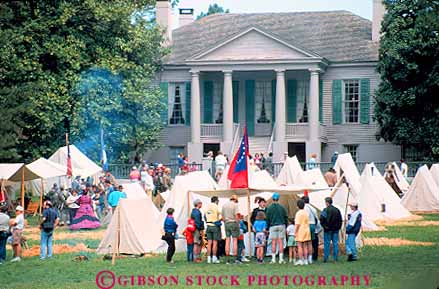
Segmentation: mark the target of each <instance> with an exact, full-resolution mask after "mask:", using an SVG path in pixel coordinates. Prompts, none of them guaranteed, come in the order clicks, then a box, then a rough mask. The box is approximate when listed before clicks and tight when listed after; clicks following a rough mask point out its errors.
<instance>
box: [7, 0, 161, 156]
mask: <svg viewBox="0 0 439 289" xmlns="http://www.w3.org/2000/svg"><path fill="white" fill-rule="evenodd" d="M154 4H155V1H154V0H135V1H132V0H115V1H106V2H105V1H100V0H81V1H79V0H74V1H67V0H52V1H47V0H28V1H4V2H2V3H0V43H2V45H1V46H0V87H1V89H0V104H1V105H2V108H1V112H2V113H1V116H0V120H2V126H0V135H2V136H6V137H3V139H2V140H1V141H0V152H1V153H0V161H5V160H6V161H14V160H16V161H17V160H18V161H29V160H32V159H34V158H37V157H39V156H48V155H50V154H51V153H53V152H54V150H55V149H56V148H57V147H59V146H60V145H63V143H64V137H63V133H64V129H63V119H64V117H65V116H68V117H69V118H70V119H71V123H72V141H73V143H78V142H79V143H86V142H87V141H88V139H93V138H94V135H93V134H91V133H92V132H93V129H92V127H90V126H89V124H92V123H102V124H103V125H104V128H106V129H107V131H118V130H119V131H121V132H122V131H123V133H124V134H119V135H117V136H118V137H117V139H115V140H114V141H113V140H112V145H113V146H114V147H118V148H119V150H118V151H119V152H120V151H125V152H129V151H132V150H134V151H135V152H136V154H137V155H140V154H142V153H143V152H144V151H145V150H147V149H150V148H153V147H156V146H157V139H158V136H159V130H160V126H158V127H156V126H155V127H151V126H144V125H143V124H144V123H145V120H146V119H147V120H150V121H151V122H150V123H151V124H152V125H156V124H157V123H158V122H157V121H155V122H154V121H153V119H154V118H157V119H158V118H159V111H160V108H161V106H160V105H159V103H160V98H161V94H160V92H159V90H158V89H155V88H153V86H152V85H151V80H152V79H153V77H154V75H155V73H156V71H157V70H158V69H159V67H160V65H161V59H162V58H163V56H164V55H165V53H166V52H167V50H166V49H165V48H163V46H162V45H161V44H162V41H163V39H162V33H161V31H160V30H159V29H158V28H157V27H156V25H155V23H154V22H149V21H148V20H147V19H145V18H143V17H140V16H139V14H138V13H137V12H138V11H142V10H145V9H153V7H154ZM95 70H103V71H108V72H109V75H112V76H114V77H117V79H118V81H119V82H120V89H119V90H118V91H117V93H116V92H114V91H113V93H114V94H112V96H115V95H116V94H117V95H116V96H117V97H115V98H114V99H112V100H111V101H112V102H108V97H106V98H104V100H101V99H99V97H103V96H104V95H105V96H108V95H107V93H108V92H109V91H108V85H107V84H108V83H106V82H105V81H103V79H102V77H97V79H94V80H93V81H94V83H91V84H90V81H92V80H90V74H91V75H93V74H92V73H89V72H90V71H95ZM87 75H88V77H87ZM85 80H86V81H88V82H89V84H90V85H89V87H91V86H92V84H93V85H94V89H95V90H96V91H92V90H89V91H88V92H90V94H84V93H83V94H81V93H80V92H81V89H80V87H81V85H82V82H83V81H85ZM101 81H103V82H101ZM83 91H84V89H83ZM91 92H93V93H91ZM93 101H95V102H98V103H99V104H100V105H101V106H100V107H99V110H98V109H96V110H93V109H92V108H93V107H94V108H96V107H97V106H96V105H95V103H92V102H93ZM85 112H87V113H85ZM101 112H106V113H105V114H104V115H103V116H100V115H99V114H100V113H101ZM121 114H123V115H124V116H125V120H127V119H130V120H131V122H128V121H125V122H124V123H123V125H124V126H125V128H124V129H119V128H116V125H115V127H114V128H113V126H112V125H113V123H112V122H111V121H109V119H108V115H111V116H114V115H121ZM151 118H152V119H151ZM4 122H5V123H6V122H7V123H8V124H7V125H3V123H4ZM127 127H134V128H135V129H131V130H129V129H127ZM108 138H111V136H108V137H107V139H108ZM109 143H111V142H109ZM93 149H95V150H96V151H98V149H99V148H98V147H94V148H93ZM116 151H117V150H116ZM116 157H117V158H118V157H119V156H116Z"/></svg>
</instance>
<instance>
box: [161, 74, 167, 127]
mask: <svg viewBox="0 0 439 289" xmlns="http://www.w3.org/2000/svg"><path fill="white" fill-rule="evenodd" d="M160 90H161V92H162V97H161V98H160V103H161V105H162V108H161V110H160V120H161V121H162V123H163V125H167V124H168V83H167V82H160Z"/></svg>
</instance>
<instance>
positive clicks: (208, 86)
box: [203, 81, 213, 123]
mask: <svg viewBox="0 0 439 289" xmlns="http://www.w3.org/2000/svg"><path fill="white" fill-rule="evenodd" d="M203 100H204V107H203V117H204V118H203V122H204V123H213V82H212V81H205V82H204V98H203Z"/></svg>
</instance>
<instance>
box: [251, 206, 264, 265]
mask: <svg viewBox="0 0 439 289" xmlns="http://www.w3.org/2000/svg"><path fill="white" fill-rule="evenodd" d="M253 232H255V233H256V236H255V247H256V257H257V258H258V263H259V264H262V263H264V247H265V241H266V234H267V221H265V213H264V212H263V211H259V212H258V213H257V214H256V221H255V222H254V223H253Z"/></svg>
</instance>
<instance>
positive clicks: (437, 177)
mask: <svg viewBox="0 0 439 289" xmlns="http://www.w3.org/2000/svg"><path fill="white" fill-rule="evenodd" d="M430 173H431V175H432V176H433V179H434V181H435V182H436V185H438V186H439V164H434V165H432V166H431V168H430Z"/></svg>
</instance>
